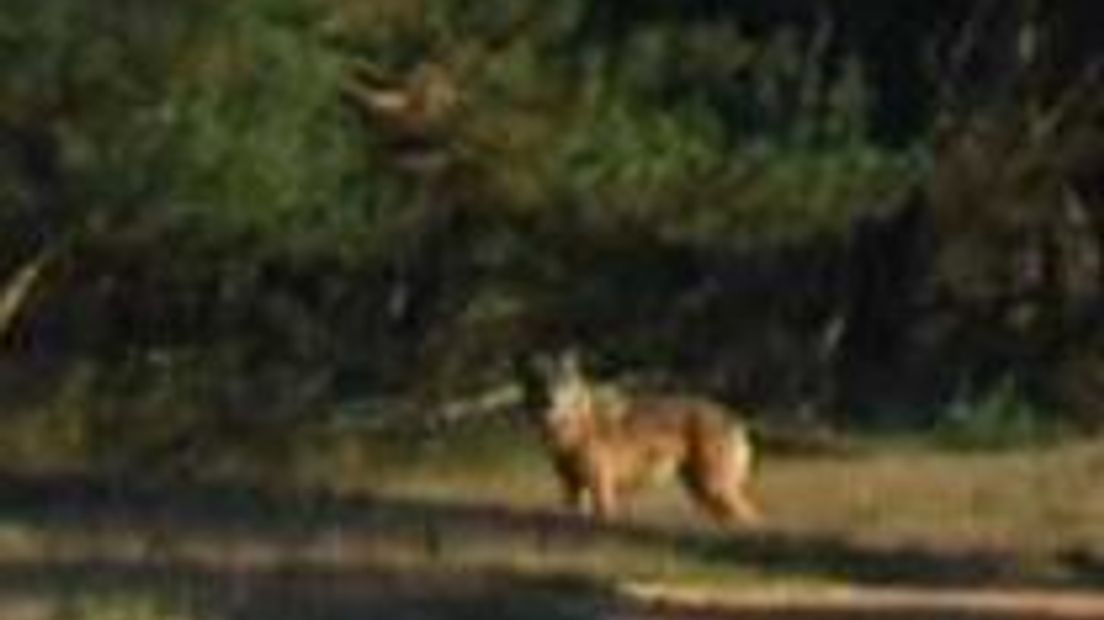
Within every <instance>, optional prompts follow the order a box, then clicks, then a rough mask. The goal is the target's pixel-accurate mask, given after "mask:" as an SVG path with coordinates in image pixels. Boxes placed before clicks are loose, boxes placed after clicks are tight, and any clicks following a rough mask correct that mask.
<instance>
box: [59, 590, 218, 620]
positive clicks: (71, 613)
mask: <svg viewBox="0 0 1104 620" xmlns="http://www.w3.org/2000/svg"><path fill="white" fill-rule="evenodd" d="M61 607H62V609H61V610H60V612H59V613H58V615H57V618H58V620H195V619H196V618H198V617H197V616H195V615H193V614H191V613H188V612H185V611H183V610H181V609H180V608H179V607H178V606H176V605H171V604H169V603H167V602H165V601H164V600H161V598H159V597H156V596H153V595H142V594H95V595H93V594H86V595H82V596H78V597H76V599H75V600H73V601H71V602H67V603H66V604H65V605H63V606H61Z"/></svg>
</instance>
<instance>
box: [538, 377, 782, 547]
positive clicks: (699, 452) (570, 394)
mask: <svg viewBox="0 0 1104 620" xmlns="http://www.w3.org/2000/svg"><path fill="white" fill-rule="evenodd" d="M546 374H547V375H549V376H548V377H547V395H546V399H545V401H546V404H545V407H544V410H543V414H542V415H541V427H542V431H543V433H542V434H543V436H544V439H545V443H546V445H547V447H548V451H549V453H550V454H551V457H552V462H553V465H554V468H555V471H556V474H557V476H558V478H559V481H560V483H561V485H562V488H563V491H564V496H565V501H566V502H567V503H568V504H569V505H570V506H571V507H573V508H575V509H576V510H578V511H580V512H582V513H583V514H588V515H592V516H594V517H596V518H598V519H599V520H608V519H611V518H614V517H616V516H618V515H619V514H620V512H621V509H622V498H623V497H624V496H625V495H627V494H628V493H630V492H632V491H633V490H636V489H638V488H640V487H641V486H643V485H644V484H647V483H652V482H658V481H663V480H665V479H668V478H673V477H677V478H678V479H680V480H681V482H682V484H683V486H684V487H685V489H686V491H687V493H688V494H689V496H690V498H691V499H692V500H693V501H694V503H695V504H697V506H698V507H700V508H701V509H702V510H703V511H704V512H705V513H706V514H707V515H709V516H710V517H712V519H714V520H715V521H716V522H717V523H719V524H721V525H723V526H725V527H730V526H737V525H741V524H743V525H752V524H756V523H759V522H760V521H761V511H760V509H759V507H758V506H757V505H756V503H755V502H754V501H752V499H751V497H750V495H749V492H748V487H749V482H750V477H751V468H752V456H753V455H752V443H751V439H750V436H749V433H748V430H747V427H746V426H745V425H744V424H743V423H741V422H740V421H737V420H736V419H735V418H734V417H733V416H732V415H731V414H730V412H729V411H728V410H727V409H726V408H725V407H723V406H722V405H720V404H718V403H716V402H713V401H711V400H707V399H703V398H695V397H689V396H681V395H664V394H656V395H644V394H634V393H628V392H626V391H625V390H622V389H620V388H616V387H613V386H610V385H602V384H595V383H592V382H590V381H588V380H587V378H586V377H585V376H584V375H583V373H582V371H581V369H580V367H579V364H578V361H577V359H576V358H575V357H574V356H565V357H563V358H561V360H560V362H559V364H558V365H555V366H554V367H553V369H552V370H551V371H550V372H546Z"/></svg>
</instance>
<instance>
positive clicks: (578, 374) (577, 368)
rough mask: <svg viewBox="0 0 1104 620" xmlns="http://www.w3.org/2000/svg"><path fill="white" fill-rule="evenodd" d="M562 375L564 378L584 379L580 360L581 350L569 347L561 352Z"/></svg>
mask: <svg viewBox="0 0 1104 620" xmlns="http://www.w3.org/2000/svg"><path fill="white" fill-rule="evenodd" d="M559 371H560V375H561V377H562V378H564V379H569V380H582V378H583V367H582V364H581V363H580V362H579V352H578V351H576V350H575V349H568V350H566V351H564V352H563V353H562V354H560V368H559Z"/></svg>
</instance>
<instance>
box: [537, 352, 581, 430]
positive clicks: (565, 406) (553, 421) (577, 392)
mask: <svg viewBox="0 0 1104 620" xmlns="http://www.w3.org/2000/svg"><path fill="white" fill-rule="evenodd" d="M549 375H550V376H549V381H548V386H549V387H548V401H549V402H548V407H547V408H546V409H545V412H544V420H543V422H544V427H545V430H546V431H547V432H548V434H549V436H550V437H551V438H552V440H553V441H556V442H559V443H574V442H575V441H577V440H578V439H579V438H580V437H581V436H582V434H584V433H586V432H587V429H588V428H589V427H590V426H591V424H590V423H591V420H592V417H593V411H592V409H593V407H594V396H593V394H592V390H591V386H590V384H589V383H588V382H587V380H586V377H584V376H583V372H582V369H581V368H580V365H579V359H578V357H577V356H576V355H575V354H574V353H572V352H569V353H566V354H564V355H563V356H561V357H560V359H559V360H558V361H557V362H556V363H555V364H554V367H553V368H552V369H551V371H550V373H549Z"/></svg>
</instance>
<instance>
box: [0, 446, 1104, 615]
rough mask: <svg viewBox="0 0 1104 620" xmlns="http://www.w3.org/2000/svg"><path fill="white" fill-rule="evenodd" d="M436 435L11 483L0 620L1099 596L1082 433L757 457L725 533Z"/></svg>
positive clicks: (648, 496)
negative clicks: (754, 508) (266, 462)
mask: <svg viewBox="0 0 1104 620" xmlns="http://www.w3.org/2000/svg"><path fill="white" fill-rule="evenodd" d="M448 437H449V439H447V440H441V441H439V442H438V443H435V444H422V445H419V446H418V447H416V448H412V447H411V446H396V445H395V444H394V443H393V442H382V443H380V442H372V443H366V442H362V441H354V440H351V439H346V440H343V441H340V442H336V443H335V442H332V441H326V442H320V444H319V445H320V446H323V447H324V449H319V450H317V451H316V452H315V453H314V454H311V455H309V457H308V458H305V459H304V460H303V462H304V463H306V464H304V465H302V466H297V467H296V468H294V471H295V475H294V476H291V475H289V476H285V477H283V478H281V479H279V480H277V479H270V480H268V481H267V482H266V483H265V484H259V483H256V482H253V483H245V482H242V481H227V480H222V481H217V482H205V483H196V482H191V483H176V484H167V483H144V484H143V483H137V482H134V481H132V480H125V481H124V480H114V481H112V480H104V479H102V478H100V479H97V478H91V477H83V476H73V475H69V476H61V475H42V474H37V475H26V474H9V475H7V476H6V477H4V478H3V479H0V612H3V613H0V617H2V618H5V619H7V618H11V619H12V620H67V619H70V618H71V619H74V620H109V619H110V620H215V619H222V618H229V619H235V620H236V619H242V620H248V619H252V618H273V620H291V619H293V618H294V619H300V618H303V619H311V620H313V619H315V618H324V619H334V620H346V619H349V620H351V619H352V618H375V617H380V618H384V617H386V618H414V619H421V618H480V617H504V618H531V617H532V618H538V620H540V619H541V618H553V619H558V618H586V619H598V618H621V617H626V618H636V617H641V618H644V617H649V618H650V617H656V618H660V617H662V618H667V617H672V618H674V617H678V618H683V617H685V618H690V617H698V615H697V612H691V611H676V612H671V613H672V614H674V615H671V614H668V613H667V612H662V613H661V612H654V611H644V610H645V608H646V609H648V610H652V609H654V608H655V607H654V606H651V605H650V604H649V606H646V607H641V606H639V605H637V606H635V607H634V606H633V605H634V604H633V603H631V601H632V600H636V599H637V598H638V597H637V596H636V595H635V594H630V593H634V592H636V593H639V592H650V593H653V594H654V592H656V588H660V589H661V590H664V589H671V591H676V590H681V589H685V588H689V589H691V590H697V591H703V592H717V591H721V592H724V593H725V596H729V597H731V596H737V595H747V594H756V595H762V594H763V593H764V592H793V591H799V592H801V593H803V596H804V595H811V593H817V592H819V593H829V592H835V591H838V589H839V588H841V587H844V588H854V587H877V588H883V587H890V588H920V589H924V590H930V589H932V588H948V587H950V588H956V589H957V588H967V589H976V588H982V589H986V590H993V589H996V590H1001V591H1008V592H1013V591H1019V590H1022V589H1024V588H1029V589H1039V588H1041V589H1044V590H1046V591H1066V590H1077V591H1081V590H1086V589H1087V590H1089V591H1093V590H1096V589H1098V588H1101V587H1104V488H1102V487H1101V485H1100V480H1104V443H1102V442H1099V441H1085V442H1078V443H1067V444H1063V445H1058V446H1054V447H1049V448H1045V449H1043V448H1023V449H1017V450H1010V451H1004V452H974V453H966V452H950V451H946V450H940V449H937V448H933V447H932V446H926V445H924V444H923V443H919V442H881V443H876V444H873V445H871V446H870V447H869V449H866V450H863V451H861V452H860V453H857V454H855V455H853V456H833V457H827V456H804V457H796V456H787V457H781V456H774V455H770V454H768V455H766V456H765V457H764V458H763V460H762V461H761V463H760V470H759V474H760V475H759V477H758V479H757V482H756V492H757V494H758V496H759V497H760V499H761V502H762V503H763V504H764V506H765V508H766V511H767V514H768V518H767V521H766V523H765V525H764V526H763V527H762V528H761V529H756V530H754V531H753V530H747V531H740V532H721V531H718V530H716V529H715V528H714V527H713V526H712V525H710V524H709V523H708V522H707V521H705V520H704V519H703V518H702V517H701V516H700V515H698V514H697V513H696V512H695V511H694V510H693V508H692V507H691V506H690V505H689V503H688V502H687V501H686V499H685V498H684V497H683V496H682V495H681V492H680V491H679V490H678V489H676V488H673V487H662V488H657V489H653V490H649V491H646V492H645V493H643V494H642V495H641V496H639V497H637V498H636V500H635V501H634V502H633V503H632V504H631V514H630V515H628V516H626V517H625V518H624V519H623V520H620V521H618V522H617V523H613V524H609V525H605V526H598V525H596V524H593V523H590V522H588V521H586V520H584V519H580V518H578V517H575V516H573V515H570V514H567V513H565V512H564V511H562V510H561V509H559V508H558V507H557V506H556V498H557V490H556V487H555V485H554V481H553V479H552V476H551V472H550V470H549V468H548V465H547V463H546V462H545V460H544V458H543V455H542V454H541V453H540V451H539V449H538V446H536V445H535V443H534V441H533V438H532V437H531V436H529V435H527V434H525V433H517V432H514V431H512V430H510V429H505V430H503V429H498V430H494V431H492V432H486V431H478V432H471V433H467V432H466V431H464V432H461V433H459V434H457V435H449V436H448ZM687 609H689V608H687ZM1101 613H1102V614H1104V610H1101ZM649 614H651V615H649ZM710 617H727V616H717V615H713V616H710ZM749 617H754V616H749ZM762 617H768V616H762ZM769 617H771V618H775V617H777V618H790V617H797V616H789V615H770V616H769ZM802 617H809V618H814V617H815V618H819V617H851V616H838V615H837V616H830V615H809V616H802ZM871 617H875V616H871ZM876 617H896V616H891V615H884V616H876ZM901 617H907V616H901ZM916 617H923V616H916ZM941 617H953V615H949V616H948V615H941ZM982 617H987V616H982ZM993 617H1012V616H1003V615H1001V616H993ZM1030 617H1040V618H1042V617H1046V616H1044V615H1036V616H1030ZM1055 617H1059V616H1055ZM1061 617H1066V616H1061Z"/></svg>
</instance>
